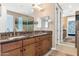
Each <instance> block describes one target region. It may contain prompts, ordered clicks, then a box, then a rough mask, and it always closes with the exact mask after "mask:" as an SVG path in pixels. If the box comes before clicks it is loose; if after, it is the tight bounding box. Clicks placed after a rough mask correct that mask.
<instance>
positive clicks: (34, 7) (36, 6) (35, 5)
mask: <svg viewBox="0 0 79 59" xmlns="http://www.w3.org/2000/svg"><path fill="white" fill-rule="evenodd" d="M32 6H33V9H37V10H39V11H41V10H43V8H41V7H40V6H38V5H37V4H32Z"/></svg>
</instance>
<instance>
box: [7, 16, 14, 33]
mask: <svg viewBox="0 0 79 59" xmlns="http://www.w3.org/2000/svg"><path fill="white" fill-rule="evenodd" d="M13 29H14V26H13V16H12V15H7V20H6V32H13Z"/></svg>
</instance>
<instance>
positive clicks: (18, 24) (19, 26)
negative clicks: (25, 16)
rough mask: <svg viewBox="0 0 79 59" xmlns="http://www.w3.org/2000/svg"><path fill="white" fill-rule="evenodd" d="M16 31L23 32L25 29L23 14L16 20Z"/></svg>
mask: <svg viewBox="0 0 79 59" xmlns="http://www.w3.org/2000/svg"><path fill="white" fill-rule="evenodd" d="M15 26H16V31H19V32H21V31H22V30H23V20H22V16H19V17H18V19H16V20H15Z"/></svg>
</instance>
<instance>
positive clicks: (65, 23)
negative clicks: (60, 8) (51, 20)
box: [62, 16, 67, 29]
mask: <svg viewBox="0 0 79 59" xmlns="http://www.w3.org/2000/svg"><path fill="white" fill-rule="evenodd" d="M62 20H63V29H67V17H66V16H64V17H63V19H62Z"/></svg>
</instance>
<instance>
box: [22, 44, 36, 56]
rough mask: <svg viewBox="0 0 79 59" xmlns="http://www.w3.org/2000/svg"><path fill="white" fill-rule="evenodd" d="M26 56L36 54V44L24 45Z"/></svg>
mask: <svg viewBox="0 0 79 59" xmlns="http://www.w3.org/2000/svg"><path fill="white" fill-rule="evenodd" d="M23 55H24V56H34V55H35V44H30V45H27V46H25V47H23Z"/></svg>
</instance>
